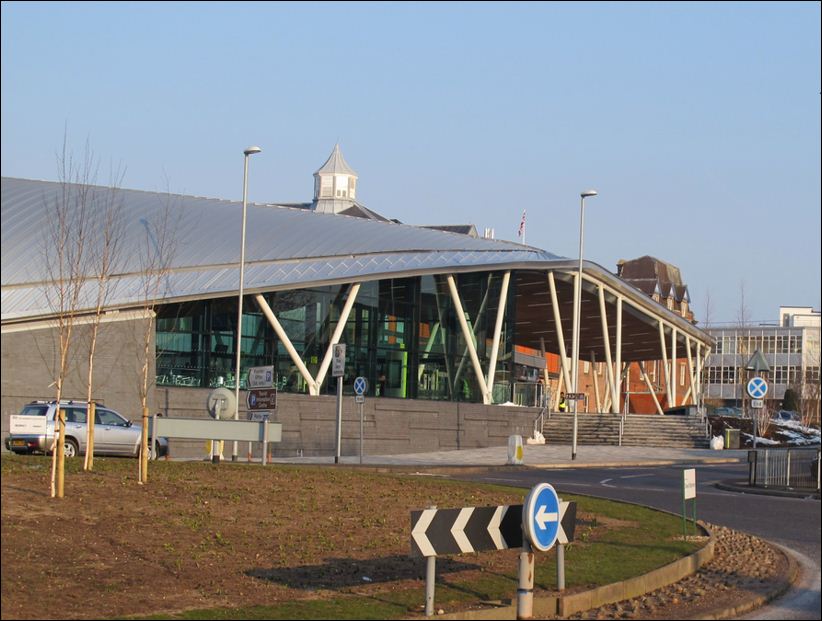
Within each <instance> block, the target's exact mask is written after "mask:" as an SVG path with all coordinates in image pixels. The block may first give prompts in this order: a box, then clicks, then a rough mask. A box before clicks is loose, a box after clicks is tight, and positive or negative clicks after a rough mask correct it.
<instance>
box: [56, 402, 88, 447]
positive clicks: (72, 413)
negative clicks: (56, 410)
mask: <svg viewBox="0 0 822 621" xmlns="http://www.w3.org/2000/svg"><path fill="white" fill-rule="evenodd" d="M61 409H62V410H63V411H64V412H65V413H66V437H67V438H74V439H75V440H77V449H78V451H79V452H78V454H79V455H82V454H83V453H84V452H85V447H86V424H87V423H86V420H87V417H86V408H84V407H83V408H80V407H76V406H68V407H63V408H61Z"/></svg>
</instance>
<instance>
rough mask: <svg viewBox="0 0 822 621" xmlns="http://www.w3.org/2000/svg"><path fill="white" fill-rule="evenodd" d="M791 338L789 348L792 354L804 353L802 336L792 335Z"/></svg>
mask: <svg viewBox="0 0 822 621" xmlns="http://www.w3.org/2000/svg"><path fill="white" fill-rule="evenodd" d="M788 338H789V344H788V348H789V349H790V352H791V353H792V354H801V353H802V336H801V335H799V334H791V335H790V337H788Z"/></svg>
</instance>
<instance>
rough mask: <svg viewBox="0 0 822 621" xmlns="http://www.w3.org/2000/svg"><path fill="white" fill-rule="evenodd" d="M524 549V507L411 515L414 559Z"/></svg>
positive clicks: (473, 509)
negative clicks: (417, 557) (416, 557)
mask: <svg viewBox="0 0 822 621" xmlns="http://www.w3.org/2000/svg"><path fill="white" fill-rule="evenodd" d="M520 547H522V505H505V506H501V507H466V508H463V509H426V510H424V511H412V512H411V555H412V556H438V555H442V554H464V553H466V552H480V551H482V550H505V549H506V548H520Z"/></svg>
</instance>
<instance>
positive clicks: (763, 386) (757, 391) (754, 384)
mask: <svg viewBox="0 0 822 621" xmlns="http://www.w3.org/2000/svg"><path fill="white" fill-rule="evenodd" d="M748 394H749V395H751V398H752V399H764V398H765V395H767V394H768V382H766V381H765V380H764V379H763V378H761V377H753V378H751V380H750V381H749V382H748Z"/></svg>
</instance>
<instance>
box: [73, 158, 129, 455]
mask: <svg viewBox="0 0 822 621" xmlns="http://www.w3.org/2000/svg"><path fill="white" fill-rule="evenodd" d="M124 175H125V171H124V170H123V169H122V167H120V168H117V169H116V170H114V171H113V172H112V175H111V178H110V181H109V185H108V187H106V188H96V192H95V195H94V205H93V206H94V217H95V224H96V226H95V227H94V228H93V229H91V230H90V232H89V236H88V266H89V278H90V279H93V280H94V281H96V284H97V294H96V300H95V305H94V313H93V314H92V317H91V325H90V331H89V340H88V377H87V382H86V386H87V393H86V401H87V403H88V409H87V412H88V415H87V419H86V420H87V425H86V454H85V460H84V462H83V469H84V470H93V469H94V423H95V409H96V407H95V403H94V400H93V398H92V396H93V392H94V391H93V387H94V353H95V351H96V349H97V339H98V336H99V332H100V320H101V319H102V317H103V308H104V307H105V304H106V301H107V300H108V299H109V297H110V295H111V294H112V293H113V286H112V281H111V276H112V274H114V273H115V272H116V271H117V269H118V267H119V264H120V258H121V257H120V247H121V244H122V240H123V235H124V224H123V217H122V211H123V203H122V199H121V197H120V194H119V188H120V186H121V184H122V180H123V176H124Z"/></svg>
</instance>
